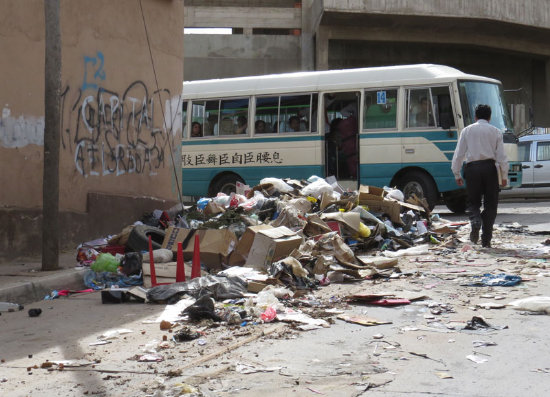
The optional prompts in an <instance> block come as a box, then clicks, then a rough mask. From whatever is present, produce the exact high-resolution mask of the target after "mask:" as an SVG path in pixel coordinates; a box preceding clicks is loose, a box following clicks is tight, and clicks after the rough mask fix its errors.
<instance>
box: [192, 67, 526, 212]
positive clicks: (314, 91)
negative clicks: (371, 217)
mask: <svg viewBox="0 0 550 397" xmlns="http://www.w3.org/2000/svg"><path fill="white" fill-rule="evenodd" d="M182 95H183V122H184V128H183V131H184V134H183V138H182V158H181V160H182V193H183V195H184V196H194V197H196V196H215V195H216V194H217V193H218V192H224V193H229V192H231V191H234V190H235V184H236V183H237V182H242V183H246V184H248V185H250V186H254V185H256V184H258V183H259V181H260V180H261V179H262V178H265V177H277V178H293V179H307V178H308V177H310V176H312V175H317V176H320V177H328V176H334V177H336V179H337V180H338V182H339V184H340V185H342V186H344V187H346V188H351V189H357V188H358V185H359V184H362V185H373V186H379V187H383V186H390V187H397V188H398V189H400V190H401V191H402V192H403V193H404V195H405V197H409V196H411V195H413V194H415V195H416V196H417V197H419V198H424V199H426V201H427V202H428V204H429V206H430V208H433V207H434V206H435V205H436V204H437V203H439V202H440V201H443V202H444V203H445V204H446V205H447V207H448V208H449V209H450V210H451V211H453V212H461V211H463V210H464V209H465V205H466V204H465V202H466V200H465V190H464V189H463V188H459V186H457V185H456V182H455V179H454V176H453V174H452V172H451V160H452V157H453V153H454V149H455V146H456V143H457V139H458V134H459V133H460V131H461V130H462V129H463V128H464V127H465V126H467V125H468V124H470V123H473V122H474V109H475V107H476V105H478V104H488V105H490V106H491V108H492V117H491V124H493V125H494V126H496V127H497V128H499V129H500V130H501V131H502V132H503V137H504V146H505V150H506V153H507V155H508V159H509V161H510V170H509V185H510V186H512V187H513V186H519V185H521V163H520V162H518V161H517V160H518V157H517V138H516V137H515V135H514V133H513V130H512V128H513V127H512V122H511V119H510V117H509V113H508V109H507V106H506V104H505V102H504V98H503V90H502V86H501V83H500V82H499V81H498V80H494V79H491V78H486V77H482V76H476V75H471V74H466V73H463V72H461V71H459V70H457V69H454V68H451V67H448V66H442V65H432V64H421V65H404V66H390V67H374V68H359V69H348V70H330V71H313V72H298V73H284V74H275V75H266V76H251V77H237V78H226V79H216V80H202V81H189V82H184V83H183V94H182Z"/></svg>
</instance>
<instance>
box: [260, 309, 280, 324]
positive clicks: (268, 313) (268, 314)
mask: <svg viewBox="0 0 550 397" xmlns="http://www.w3.org/2000/svg"><path fill="white" fill-rule="evenodd" d="M275 317H277V312H276V311H275V309H273V308H272V307H268V308H267V309H265V311H264V312H263V313H262V314H261V315H260V318H261V319H262V321H263V322H264V323H270V322H272V321H273V320H275Z"/></svg>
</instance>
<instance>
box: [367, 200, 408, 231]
mask: <svg viewBox="0 0 550 397" xmlns="http://www.w3.org/2000/svg"><path fill="white" fill-rule="evenodd" d="M360 204H361V205H366V206H367V207H368V209H369V211H370V212H379V213H383V214H387V215H388V216H389V217H390V219H391V221H392V222H393V223H397V224H399V225H400V224H402V223H403V222H402V221H401V215H400V214H401V205H399V203H398V202H397V201H393V200H382V201H380V200H364V201H363V202H360Z"/></svg>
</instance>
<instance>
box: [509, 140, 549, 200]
mask: <svg viewBox="0 0 550 397" xmlns="http://www.w3.org/2000/svg"><path fill="white" fill-rule="evenodd" d="M518 157H519V160H520V161H521V165H522V181H521V187H519V188H514V189H510V190H502V191H501V192H500V196H501V197H503V198H508V197H523V198H541V197H550V134H540V135H527V136H523V137H521V138H519V143H518Z"/></svg>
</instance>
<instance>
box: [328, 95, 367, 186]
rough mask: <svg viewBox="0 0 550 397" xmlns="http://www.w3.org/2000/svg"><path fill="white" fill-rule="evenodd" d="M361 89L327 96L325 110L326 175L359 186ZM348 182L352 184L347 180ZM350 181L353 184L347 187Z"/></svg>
mask: <svg viewBox="0 0 550 397" xmlns="http://www.w3.org/2000/svg"><path fill="white" fill-rule="evenodd" d="M360 98H361V92H359V91H350V92H333V93H325V94H324V95H323V107H324V111H325V175H326V176H335V177H336V179H337V180H338V181H339V182H344V184H343V185H344V186H345V187H350V188H353V189H356V188H357V180H358V172H359V142H358V131H359V101H360ZM345 182H348V183H345ZM348 184H349V186H347V185H348Z"/></svg>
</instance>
